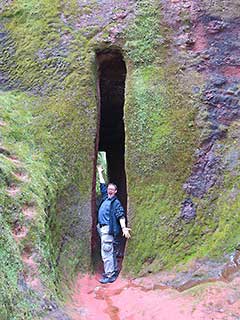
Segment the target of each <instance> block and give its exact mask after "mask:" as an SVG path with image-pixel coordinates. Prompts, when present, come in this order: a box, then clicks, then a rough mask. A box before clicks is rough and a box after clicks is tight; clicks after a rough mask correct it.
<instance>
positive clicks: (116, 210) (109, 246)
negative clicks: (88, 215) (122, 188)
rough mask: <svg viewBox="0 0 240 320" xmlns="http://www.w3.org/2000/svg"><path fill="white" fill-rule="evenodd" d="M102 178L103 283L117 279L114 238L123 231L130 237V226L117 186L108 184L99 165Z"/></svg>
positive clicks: (99, 221) (100, 222)
mask: <svg viewBox="0 0 240 320" xmlns="http://www.w3.org/2000/svg"><path fill="white" fill-rule="evenodd" d="M97 169H98V173H99V179H100V190H101V194H102V201H101V204H100V207H99V210H98V225H97V229H98V233H99V235H100V238H101V256H102V261H103V266H104V275H103V277H102V278H101V279H100V280H99V281H100V282H101V283H111V282H114V281H115V280H116V279H117V276H118V273H119V270H118V265H117V258H116V252H115V250H114V246H113V242H114V238H115V237H116V236H117V235H118V234H119V233H120V232H121V230H122V233H123V236H124V237H125V238H127V239H129V238H130V230H131V229H130V228H127V227H126V218H125V213H124V209H123V207H122V205H121V202H120V201H119V200H118V198H117V197H116V193H117V186H116V185H115V184H113V183H109V184H108V185H107V186H106V184H105V180H104V178H103V174H102V172H103V168H102V167H101V166H98V167H97Z"/></svg>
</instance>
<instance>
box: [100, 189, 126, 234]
mask: <svg viewBox="0 0 240 320" xmlns="http://www.w3.org/2000/svg"><path fill="white" fill-rule="evenodd" d="M100 190H101V194H102V200H101V202H100V205H99V208H100V206H101V204H102V203H103V201H104V200H106V199H107V197H108V194H107V186H106V184H105V183H100ZM122 217H125V213H124V209H123V207H122V205H121V202H120V201H119V200H118V198H117V197H116V196H114V197H112V198H111V204H110V219H109V234H110V235H113V236H114V237H116V236H117V235H118V234H119V233H120V231H121V226H120V223H119V219H120V218H122Z"/></svg>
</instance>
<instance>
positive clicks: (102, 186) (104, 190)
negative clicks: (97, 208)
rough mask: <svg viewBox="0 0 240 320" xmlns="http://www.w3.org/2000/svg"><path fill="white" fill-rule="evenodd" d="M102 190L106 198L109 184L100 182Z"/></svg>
mask: <svg viewBox="0 0 240 320" xmlns="http://www.w3.org/2000/svg"><path fill="white" fill-rule="evenodd" d="M100 191H101V195H102V198H103V199H104V198H106V197H107V186H106V184H105V183H100Z"/></svg>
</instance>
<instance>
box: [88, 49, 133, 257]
mask: <svg viewBox="0 0 240 320" xmlns="http://www.w3.org/2000/svg"><path fill="white" fill-rule="evenodd" d="M96 60H97V67H98V79H97V87H98V116H99V119H98V133H97V139H96V140H97V141H96V157H97V152H98V151H105V152H106V158H107V176H108V181H107V182H112V183H115V184H116V185H117V187H118V193H117V196H118V198H119V200H120V201H121V203H122V205H123V207H124V209H125V211H126V209H127V188H126V174H125V162H124V152H125V131H124V120H123V116H124V108H123V107H124V91H125V79H126V65H125V62H124V60H123V57H122V54H121V52H120V51H119V50H106V51H101V52H97V53H96ZM95 183H96V181H94V183H93V188H95ZM93 193H94V192H93ZM95 201H96V198H95V197H94V196H93V207H94V205H95V203H96V202H95ZM94 202H95V203H94ZM93 212H94V216H93V221H96V220H95V219H96V211H95V210H94V209H93ZM94 228H95V227H94ZM94 232H95V231H93V251H94V243H96V241H94V238H95V236H94ZM95 239H96V238H95ZM123 247H124V244H123V241H122V245H121V253H123Z"/></svg>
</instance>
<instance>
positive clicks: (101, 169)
mask: <svg viewBox="0 0 240 320" xmlns="http://www.w3.org/2000/svg"><path fill="white" fill-rule="evenodd" d="M97 170H98V175H99V180H100V183H105V180H104V177H103V167H102V166H101V165H100V164H99V165H98V166H97Z"/></svg>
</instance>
